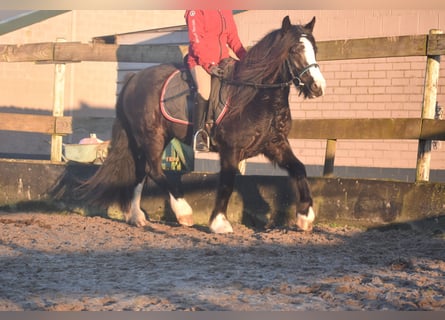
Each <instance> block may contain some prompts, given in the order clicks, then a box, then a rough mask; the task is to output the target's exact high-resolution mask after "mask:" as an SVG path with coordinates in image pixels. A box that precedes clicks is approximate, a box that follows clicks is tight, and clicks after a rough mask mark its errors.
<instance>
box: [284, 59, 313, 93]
mask: <svg viewBox="0 0 445 320" xmlns="http://www.w3.org/2000/svg"><path fill="white" fill-rule="evenodd" d="M286 65H287V68H288V69H289V73H290V75H291V77H292V79H291V80H290V81H291V82H293V83H294V84H295V86H297V87H304V82H303V81H302V80H301V77H302V76H303V75H304V74H305V73H306V72H308V71H309V69H310V68H312V67H315V68H319V67H320V66H319V65H318V63H311V64H310V65H308V66H306V67H304V68H303V70H301V71H297V74H295V72H294V70H293V69H292V66H291V63H290V61H289V58H287V59H286Z"/></svg>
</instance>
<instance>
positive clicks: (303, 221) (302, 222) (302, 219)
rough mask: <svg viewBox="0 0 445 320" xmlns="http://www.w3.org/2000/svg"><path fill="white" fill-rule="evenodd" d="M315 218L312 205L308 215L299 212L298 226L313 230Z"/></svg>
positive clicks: (302, 228) (305, 229)
mask: <svg viewBox="0 0 445 320" xmlns="http://www.w3.org/2000/svg"><path fill="white" fill-rule="evenodd" d="M314 220H315V213H314V210H313V209H312V207H309V211H308V213H307V216H306V215H304V214H301V213H299V214H297V226H298V227H299V228H300V229H301V230H303V231H311V230H312V223H313V222H314Z"/></svg>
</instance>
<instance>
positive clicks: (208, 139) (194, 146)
mask: <svg viewBox="0 0 445 320" xmlns="http://www.w3.org/2000/svg"><path fill="white" fill-rule="evenodd" d="M201 133H204V134H205V136H206V141H205V142H207V144H206V146H207V152H209V151H210V136H209V134H208V133H207V131H205V130H204V129H199V130H198V131H196V133H195V134H194V135H193V151H194V152H196V151H199V152H202V151H201V150H197V149H196V146H197V145H196V141H197V140H198V136H199V134H201ZM203 140H204V139H203Z"/></svg>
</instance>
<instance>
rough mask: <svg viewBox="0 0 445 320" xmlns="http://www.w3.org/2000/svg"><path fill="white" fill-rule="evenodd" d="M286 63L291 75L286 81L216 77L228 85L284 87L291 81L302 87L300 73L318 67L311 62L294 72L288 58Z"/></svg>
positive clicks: (302, 73) (266, 87) (261, 87)
mask: <svg viewBox="0 0 445 320" xmlns="http://www.w3.org/2000/svg"><path fill="white" fill-rule="evenodd" d="M286 65H287V68H288V69H289V73H290V75H291V77H292V78H291V79H290V80H289V81H286V82H280V83H271V84H266V83H255V82H250V81H238V80H228V79H225V78H224V77H222V76H217V77H218V78H219V79H220V80H221V82H223V83H225V84H228V85H235V86H248V87H254V88H256V89H272V88H286V87H289V86H291V85H292V83H294V84H295V85H296V86H297V87H302V86H304V82H303V81H301V78H300V77H301V76H302V75H304V74H305V73H306V72H308V71H309V69H310V68H312V67H316V68H319V65H318V63H311V64H310V65H308V66H306V67H305V68H303V70H301V71H300V72H297V74H295V72H294V70H292V66H291V63H290V61H289V58H288V59H286ZM297 80H298V83H297V82H296V81H297Z"/></svg>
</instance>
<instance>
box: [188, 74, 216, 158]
mask: <svg viewBox="0 0 445 320" xmlns="http://www.w3.org/2000/svg"><path fill="white" fill-rule="evenodd" d="M191 73H192V76H193V79H194V81H195V83H196V87H197V95H196V100H195V106H194V108H193V137H195V135H196V134H197V133H198V132H199V133H198V134H197V135H196V138H194V144H195V150H196V151H209V147H208V144H207V142H206V141H207V139H206V140H204V137H203V134H201V132H205V121H206V116H207V111H208V109H209V97H210V88H211V76H210V74H208V73H207V71H205V70H204V68H202V67H201V66H195V67H194V68H192V70H191ZM204 136H205V137H207V135H206V134H204Z"/></svg>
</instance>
